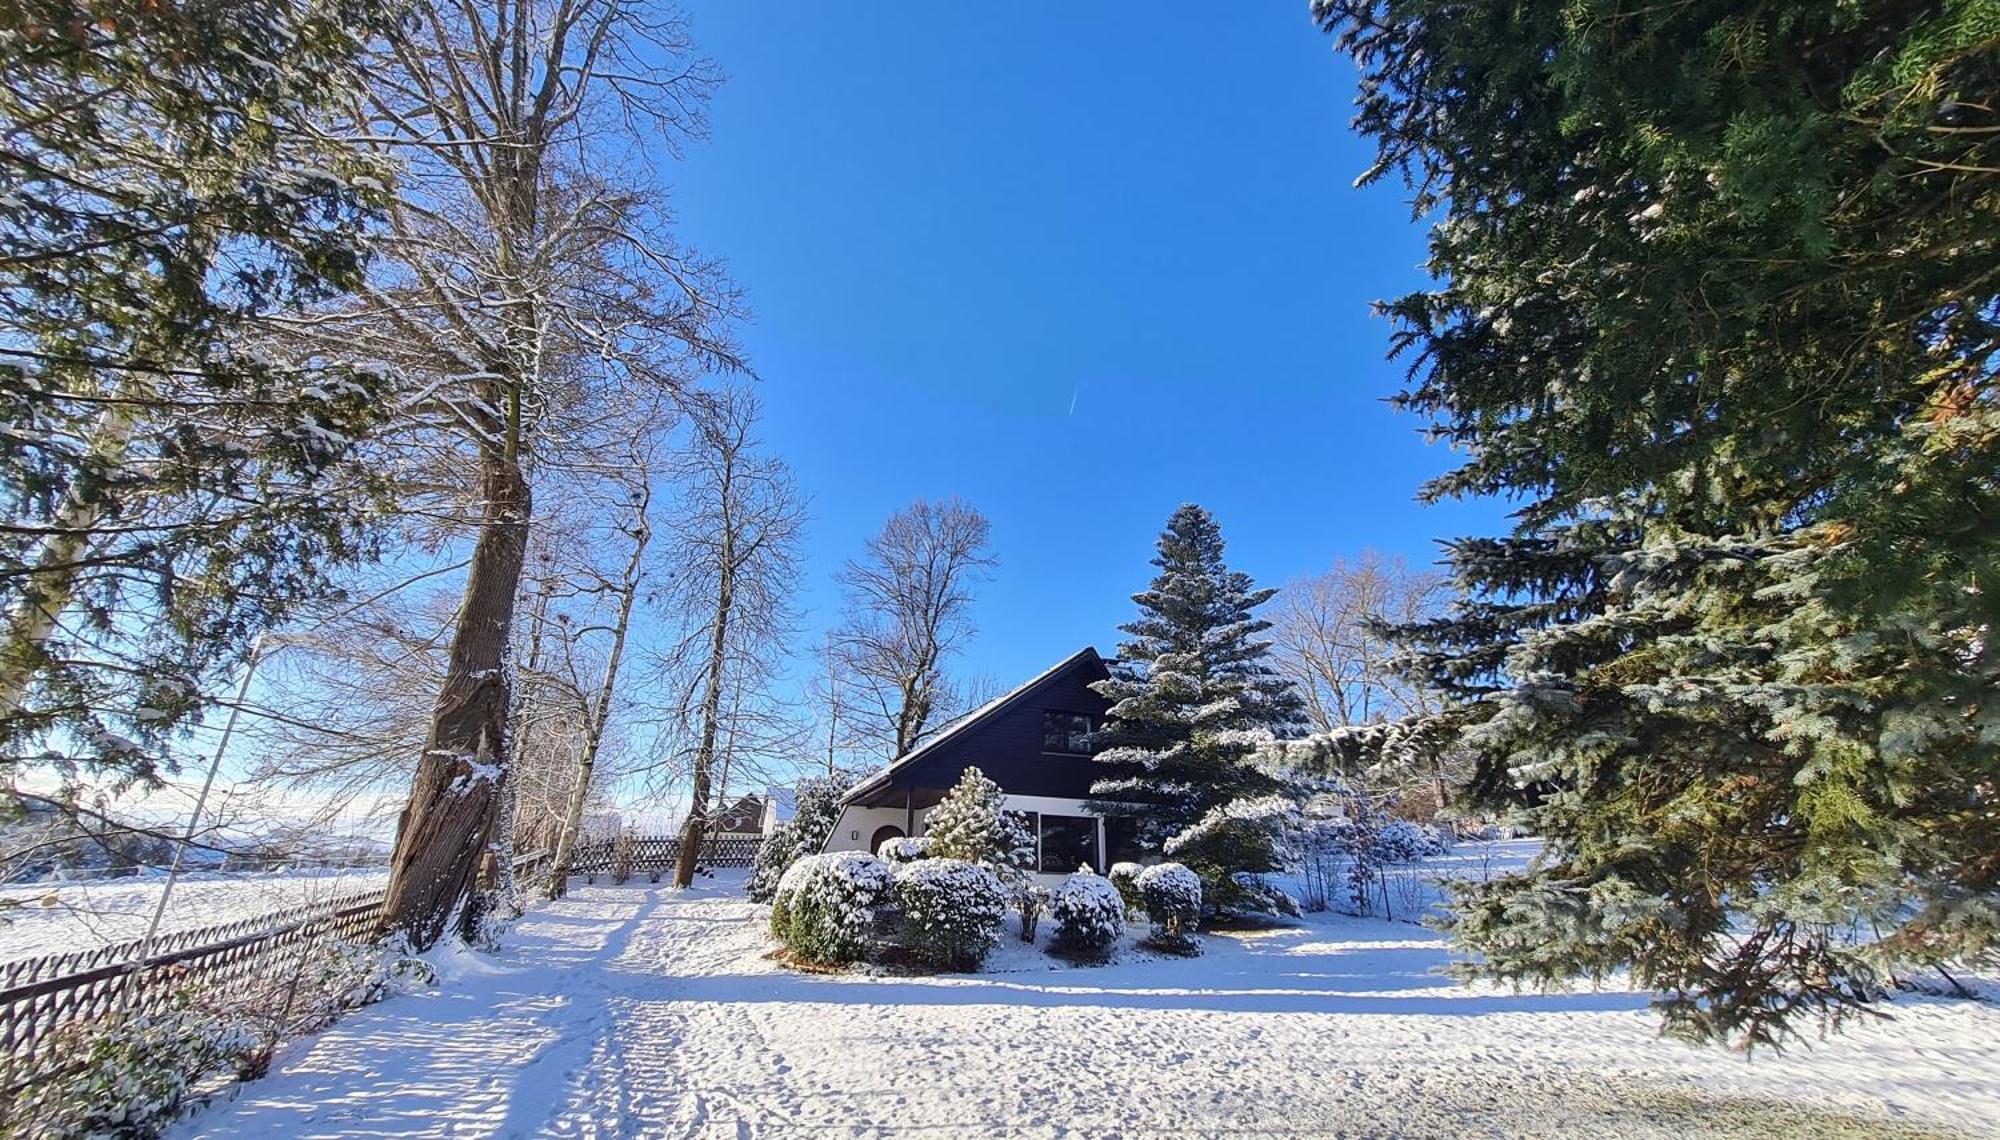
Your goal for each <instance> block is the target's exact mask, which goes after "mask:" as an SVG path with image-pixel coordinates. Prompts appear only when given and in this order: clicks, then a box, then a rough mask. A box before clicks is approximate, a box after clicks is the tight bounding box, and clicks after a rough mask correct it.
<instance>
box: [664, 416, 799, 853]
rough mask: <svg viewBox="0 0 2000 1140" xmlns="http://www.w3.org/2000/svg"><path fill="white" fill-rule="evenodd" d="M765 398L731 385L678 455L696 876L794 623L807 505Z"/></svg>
mask: <svg viewBox="0 0 2000 1140" xmlns="http://www.w3.org/2000/svg"><path fill="white" fill-rule="evenodd" d="M756 424H757V402H756V400H755V399H754V398H753V397H752V396H751V395H750V394H749V393H748V392H745V391H737V392H733V393H730V394H729V395H728V396H726V397H725V398H723V399H722V400H719V401H718V402H717V405H716V406H715V407H714V408H713V409H712V410H711V411H710V412H709V413H707V414H705V415H703V416H700V417H697V419H696V422H695V423H694V425H693V427H692V433H691V438H690V440H689V442H688V445H687V447H686V448H685V450H684V451H683V453H682V455H681V456H680V460H679V462H678V464H677V465H676V468H677V474H678V475H679V477H680V481H681V482H682V485H683V486H684V487H685V492H684V495H683V500H682V503H681V509H680V510H679V512H678V514H677V517H676V519H675V520H674V526H673V530H674V537H675V539H676V540H677V543H678V547H679V551H678V555H677V559H678V561H677V563H676V565H675V569H674V573H673V576H672V579H673V583H674V586H673V591H672V597H671V599H670V604H671V605H672V608H673V609H674V611H675V612H676V613H678V614H679V615H680V617H681V620H682V623H683V626H684V628H685V629H686V630H687V634H686V635H685V636H684V637H683V638H682V640H681V642H680V643H679V644H678V645H677V646H676V647H675V648H674V650H673V651H672V652H671V653H670V654H669V657H668V662H667V665H668V669H669V672H670V673H671V674H673V675H674V676H677V677H679V678H680V679H681V683H680V685H679V686H678V689H679V691H680V693H681V694H682V699H681V701H680V702H679V709H678V711H677V714H676V716H675V718H674V720H675V727H676V729H678V730H679V731H678V734H677V735H678V737H679V739H681V740H682V741H684V742H685V745H686V749H687V752H688V767H689V770H690V777H691V781H690V782H691V792H690V798H689V803H688V815H687V820H686V822H685V824H684V825H683V827H682V830H681V846H680V856H679V859H678V861H677V863H676V865H675V869H674V883H675V885H676V886H681V887H685V886H687V885H688V884H689V883H690V882H692V881H693V879H694V870H695V863H696V860H697V858H698V856H699V854H700V850H701V844H702V840H703V839H704V838H705V837H706V835H707V833H708V827H709V822H710V819H711V817H712V815H713V808H714V802H713V800H714V794H715V777H716V773H717V766H718V761H721V762H723V763H727V762H728V760H729V758H730V757H731V756H733V755H734V754H735V753H736V751H737V750H738V749H739V748H740V747H742V746H743V745H744V744H745V743H747V741H748V740H749V739H750V738H752V737H755V736H757V735H759V730H758V728H757V726H756V725H754V724H753V723H752V722H753V720H759V719H763V718H764V714H765V713H766V712H767V711H768V705H767V703H766V701H765V700H763V699H762V698H763V697H764V696H766V695H767V694H765V693H763V692H761V691H760V690H761V687H762V686H764V685H766V684H767V683H768V682H769V681H770V680H771V678H772V676H773V674H774V672H775V670H776V666H777V659H778V656H779V654H780V651H781V650H782V649H783V646H784V643H785V642H786V640H787V639H788V637H789V636H790V633H791V610H790V604H789V603H790V594H791V589H792V586H793V584H794V582H795V581H796V578H797V573H798V571H797V558H798V550H797V547H798V540H799V535H800V531H801V529H802V527H803V526H804V522H805V510H804V504H803V502H802V501H801V500H800V498H799V494H798V490H797V488H796V486H795V485H794V483H793V481H792V475H791V471H790V469H789V468H787V467H786V466H785V464H784V463H782V462H780V461H779V460H777V459H773V458H771V457H769V456H765V455H761V454H759V453H758V450H757V447H758V444H757V439H756V436H755V431H756Z"/></svg>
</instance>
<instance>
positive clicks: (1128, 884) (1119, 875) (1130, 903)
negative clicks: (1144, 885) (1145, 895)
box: [1105, 863, 1146, 914]
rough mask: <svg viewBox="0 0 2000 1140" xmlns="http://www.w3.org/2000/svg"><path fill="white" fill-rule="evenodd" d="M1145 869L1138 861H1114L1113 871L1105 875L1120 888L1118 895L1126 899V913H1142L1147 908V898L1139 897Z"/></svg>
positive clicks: (1113, 884) (1112, 883)
mask: <svg viewBox="0 0 2000 1140" xmlns="http://www.w3.org/2000/svg"><path fill="white" fill-rule="evenodd" d="M1145 870H1146V868H1144V867H1141V866H1140V865H1139V864H1137V863H1113V864H1111V873H1110V874H1109V875H1107V876H1105V877H1106V878H1108V879H1110V880H1111V885H1112V886H1114V887H1117V888H1118V897H1119V898H1122V899H1124V900H1125V913H1126V914H1142V913H1144V912H1145V910H1146V902H1145V900H1144V899H1142V898H1140V897H1139V876H1140V874H1142V873H1143V872H1144V871H1145Z"/></svg>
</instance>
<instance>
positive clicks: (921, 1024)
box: [180, 878, 2000, 1140]
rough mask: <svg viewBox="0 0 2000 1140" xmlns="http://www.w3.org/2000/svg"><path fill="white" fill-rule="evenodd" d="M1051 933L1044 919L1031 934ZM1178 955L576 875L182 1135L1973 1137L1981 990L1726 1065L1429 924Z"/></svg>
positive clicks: (1990, 1023) (1985, 1044) (1317, 924)
mask: <svg viewBox="0 0 2000 1140" xmlns="http://www.w3.org/2000/svg"><path fill="white" fill-rule="evenodd" d="M1044 933H1045V934H1046V931H1045V932H1044ZM1205 940H1206V943H1207V947H1208V953H1207V954H1206V956H1204V957H1202V958H1198V959H1193V960H1168V959H1150V960H1142V959H1139V958H1138V957H1137V956H1132V957H1129V958H1127V959H1126V960H1124V961H1121V962H1119V963H1117V964H1113V965H1110V966H1103V967H1095V968H1090V967H1062V966H1059V965H1058V964H1055V963H1053V962H1051V961H1050V960H1048V959H1046V958H1045V957H1042V956H1040V955H1039V954H1036V953H1034V952H1032V951H1029V950H1028V949H1027V948H1024V947H1019V946H1010V947H1007V948H1005V949H1004V950H1003V951H1002V953H1001V954H1000V955H999V956H997V958H996V960H995V962H994V963H993V964H992V965H993V966H994V967H998V969H997V970H991V971H989V972H987V973H982V974H979V975H957V976H943V977H884V976H866V975H860V974H846V975H831V976H825V975H807V974H800V973H795V972H792V971H789V970H786V969H784V968H782V967H780V966H779V965H777V964H776V963H775V962H773V961H772V960H770V958H769V957H767V954H768V952H769V951H770V949H771V947H770V944H769V943H768V941H767V940H766V939H765V937H764V933H763V908H760V907H757V906H753V905H752V904H750V903H748V902H746V901H745V900H744V899H743V898H742V897H741V895H740V894H739V893H738V881H737V880H736V879H735V878H731V879H729V880H724V881H720V882H717V883H713V884H710V885H707V886H703V887H700V888H698V889H697V890H694V891H691V892H688V893H686V894H677V893H676V892H674V891H672V890H670V889H668V888H665V887H656V886H647V885H642V884H629V885H626V886H622V887H613V886H596V887H586V886H581V885H579V886H578V888H577V889H576V890H575V891H574V892H573V893H572V894H571V895H570V897H569V898H567V899H565V900H563V901H561V902H559V903H555V904H553V905H550V906H548V907H547V908H545V909H541V910H537V911H536V912H534V913H533V914H531V915H529V916H528V917H527V918H525V919H523V920H522V921H521V923H520V924H519V926H518V927H517V928H516V930H515V932H514V933H513V934H512V935H511V936H510V938H509V942H508V945H507V946H506V947H505V948H504V949H503V950H502V951H501V952H500V953H499V954H497V955H496V956H493V957H491V958H487V957H482V956H478V955H465V956H463V957H460V958H457V959H453V960H451V961H450V962H448V963H447V964H446V965H447V970H446V973H447V980H446V981H445V983H444V984H443V985H441V986H440V987H438V988H437V989H435V990H431V991H426V992H423V993H418V994H411V995H407V996H403V997H398V998H394V999H391V1000H389V1001H387V1002H384V1003H382V1004H380V1005H377V1006H374V1007H371V1008H368V1009H364V1010H361V1011H358V1012H356V1013H354V1014H352V1015H350V1016H349V1017H348V1018H346V1019H345V1020H343V1021H342V1022H340V1023H339V1024H338V1025H336V1026H334V1027H333V1028H332V1029H330V1030H328V1031H326V1032H324V1033H322V1034H320V1035H318V1036H317V1037H315V1038H311V1039H307V1040H303V1041H299V1042H295V1043H293V1044H292V1045H291V1046H289V1047H287V1048H286V1049H285V1051H284V1052H283V1053H281V1055H280V1057H279V1059H278V1063H277V1065H276V1067H275V1069H274V1073H273V1075H272V1076H270V1077H268V1078H266V1079H263V1080H260V1081H255V1082H252V1083H250V1084H247V1085H244V1086H241V1087H240V1088H239V1089H238V1090H237V1091H236V1092H235V1093H234V1095H233V1098H232V1099H230V1100H228V1101H227V1102H225V1103H221V1104H218V1105H215V1106H213V1107H211V1108H210V1109H208V1110H206V1111H205V1112H204V1113H203V1114H201V1115H199V1116H197V1117H195V1118H194V1119H192V1120H191V1121H189V1122H187V1123H186V1124H184V1125H183V1126H182V1127H181V1129H180V1135H181V1136H182V1137H196V1136H202V1137H214V1138H218V1140H220V1138H234V1137H241V1138H246V1140H247V1138H253V1137H254V1138H263V1137H304V1136H313V1137H387V1136H437V1137H443V1136H452V1137H488V1136H491V1137H514V1136H523V1137H525V1136H554V1137H576V1138H594V1140H602V1138H609V1137H654V1136H684V1137H710V1136H732V1137H734V1136H750V1137H780V1136H782V1137H821V1136H847V1137H866V1136H911V1137H917V1136H921V1137H926V1138H933V1137H975V1136H977V1137H984V1136H1008V1137H1125V1138H1137V1137H1153V1136H1222V1135H1244V1134H1255V1135H1272V1136H1347V1137H1364V1136H1383V1137H1387V1136H1397V1137H1428V1136H1435V1137H1458V1136H1577V1137H1628V1136H1630V1137H1653V1136H1658V1137H1666V1136H1745V1137H1750V1136H1754V1137H1758V1138H1760V1140H1772V1138H1777V1137H1793V1136H1855V1137H1862V1136H1870V1137H1872V1136H1934V1135H1945V1136H1964V1135H1992V1134H1994V1133H1993V1132H1992V1130H1993V1129H1994V1127H1995V1124H1994V1122H1995V1121H2000V1008H1996V1007H1994V1006H1992V1005H1987V1004H1980V1003H1975V1002H1964V1001H1950V1000H1941V999H1930V998H1908V999H1904V1000H1900V1001H1898V1002H1896V1003H1895V1008H1894V1014H1895V1019H1894V1020H1893V1021H1887V1022H1876V1023H1869V1024H1863V1025H1859V1026H1857V1027H1855V1028H1854V1029H1852V1030H1851V1031H1849V1032H1848V1033H1847V1034H1846V1035H1845V1036H1842V1037H1839V1038H1835V1039H1832V1040H1829V1041H1826V1042H1821V1043H1817V1044H1814V1045H1812V1046H1811V1047H1809V1048H1807V1047H1802V1048H1800V1049H1798V1050H1796V1051H1795V1052H1792V1053H1788V1054H1785V1055H1782V1056H1780V1055H1768V1056H1759V1057H1757V1058H1755V1059H1754V1060H1747V1061H1746V1060H1745V1059H1744V1058H1742V1057H1740V1056H1736V1055H1733V1054H1729V1053H1726V1052H1722V1051H1717V1050H1700V1049H1692V1048H1688V1047H1685V1046H1681V1045H1678V1044H1674V1043H1671V1042H1667V1041H1662V1040H1660V1039H1659V1038H1658V1037H1657V1036H1656V1033H1655V1026H1656V1021H1655V1019H1654V1017H1653V1015H1652V1014H1651V1013H1650V1012H1648V1011H1647V1010H1646V1008H1645V998H1644V997H1643V996H1642V995H1639V994H1633V993H1625V992H1582V993H1573V994H1557V995H1545V994H1532V993H1531V994H1514V993H1510V992H1506V991H1501V990H1494V989H1465V988H1461V987H1458V986H1455V985H1453V984H1451V983H1450V982H1448V981H1446V980H1443V979H1441V978H1438V977H1436V976H1435V975H1434V974H1433V973H1432V971H1433V970H1434V969H1435V968H1436V967H1437V966H1439V965H1441V964H1442V963H1443V962H1444V961H1445V960H1446V958H1447V953H1446V951H1445V948H1444V947H1443V945H1442V944H1441V942H1440V941H1439V938H1438V936H1436V935H1435V934H1433V933H1431V932H1429V931H1427V930H1424V929H1423V928H1421V927H1417V926H1413V925H1409V924H1406V923H1400V922H1397V923H1390V922H1382V921H1376V920H1370V919H1356V918H1345V917H1340V916H1336V915H1319V916H1314V918H1313V920H1312V921H1310V922H1308V923H1307V924H1305V925H1304V926H1302V927H1299V928H1296V929H1291V930H1282V931H1275V932H1265V933H1258V934H1230V935H1214V934H1211V935H1207V936H1206V937H1205Z"/></svg>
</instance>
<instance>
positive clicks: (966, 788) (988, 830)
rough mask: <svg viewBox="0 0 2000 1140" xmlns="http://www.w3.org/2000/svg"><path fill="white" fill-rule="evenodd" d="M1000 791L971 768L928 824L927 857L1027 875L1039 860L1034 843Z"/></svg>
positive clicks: (986, 778)
mask: <svg viewBox="0 0 2000 1140" xmlns="http://www.w3.org/2000/svg"><path fill="white" fill-rule="evenodd" d="M1006 802H1007V796H1006V793H1005V792H1003V791H1001V790H1000V785H999V784H996V783H994V782H993V781H992V780H991V779H989V778H988V777H987V775H986V773H984V772H982V771H980V770H979V769H977V768H967V769H966V770H965V774H964V775H963V776H960V777H959V778H958V783H956V784H954V785H952V788H951V790H950V791H948V792H946V793H945V794H944V798H943V799H942V800H939V801H938V805H937V806H936V807H935V808H932V809H931V814H930V816H929V817H928V818H927V819H926V820H925V821H924V836H925V837H926V838H927V839H929V840H930V847H929V849H928V851H927V852H926V854H927V855H929V856H930V857H932V858H936V859H963V860H965V861H967V862H969V863H985V864H987V865H989V866H992V867H994V868H997V869H1000V870H1023V869H1026V868H1028V867H1031V866H1032V865H1033V864H1034V859H1035V841H1034V837H1033V836H1031V835H1029V834H1028V829H1027V827H1026V826H1025V825H1024V824H1022V822H1021V821H1020V820H1019V819H1018V818H1017V817H1015V816H1010V815H1008V814H1007V813H1006V812H1005V811H1004V810H1002V805H1003V804H1005V803H1006Z"/></svg>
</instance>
